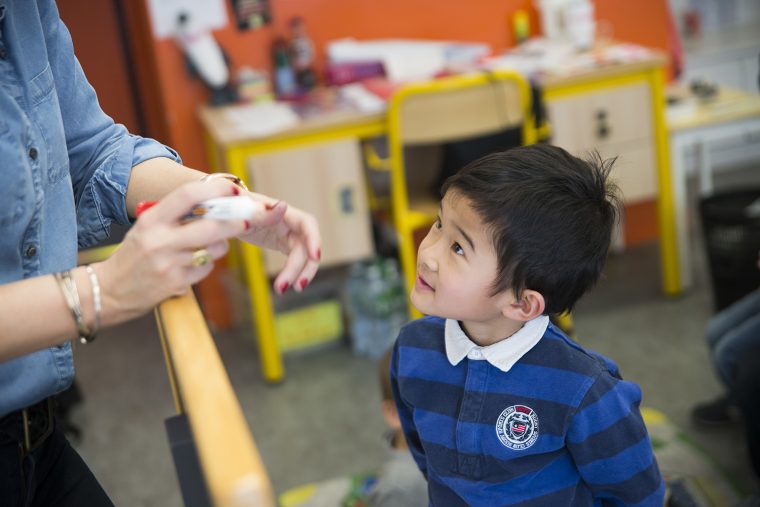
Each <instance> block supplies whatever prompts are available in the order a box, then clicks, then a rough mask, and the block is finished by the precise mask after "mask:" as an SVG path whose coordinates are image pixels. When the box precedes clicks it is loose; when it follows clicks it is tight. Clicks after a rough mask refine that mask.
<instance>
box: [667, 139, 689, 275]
mask: <svg viewBox="0 0 760 507" xmlns="http://www.w3.org/2000/svg"><path fill="white" fill-rule="evenodd" d="M688 147H689V143H685V142H684V140H683V139H682V138H681V137H679V136H678V135H677V134H674V135H671V137H670V171H671V175H672V176H673V178H672V181H673V210H674V212H675V216H676V219H675V221H676V235H677V238H678V264H679V271H680V275H681V287H682V288H684V289H685V288H688V287H691V284H692V283H693V277H692V269H691V244H690V242H689V237H690V231H689V220H688V209H689V206H688V196H687V188H686V161H685V158H684V157H685V155H686V153H685V152H686V149H687V148H688Z"/></svg>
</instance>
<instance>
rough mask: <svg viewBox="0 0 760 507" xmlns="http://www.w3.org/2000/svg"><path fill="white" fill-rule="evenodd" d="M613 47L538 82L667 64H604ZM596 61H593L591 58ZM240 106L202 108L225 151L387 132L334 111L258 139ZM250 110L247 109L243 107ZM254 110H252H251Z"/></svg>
mask: <svg viewBox="0 0 760 507" xmlns="http://www.w3.org/2000/svg"><path fill="white" fill-rule="evenodd" d="M611 46H612V44H611V43H609V42H608V43H605V45H602V46H600V49H599V50H598V51H597V50H595V52H594V53H589V54H587V55H583V54H580V55H577V56H579V57H580V58H586V59H587V60H588V61H589V62H591V63H589V64H588V66H583V65H581V66H578V67H574V68H572V70H570V71H562V72H542V73H541V74H540V75H539V76H538V79H539V81H540V82H541V84H542V86H543V87H544V89H545V90H547V91H551V90H556V89H560V88H563V87H574V86H583V85H584V84H585V83H588V82H590V81H595V80H600V79H605V78H614V77H616V76H620V75H626V74H631V73H635V72H639V71H646V70H650V69H652V68H658V67H662V66H663V65H665V64H666V63H667V58H666V56H665V55H664V54H662V53H661V52H658V51H653V50H649V51H647V52H646V54H645V55H644V56H643V57H640V58H638V59H634V60H632V61H627V62H620V61H614V60H606V61H605V60H604V58H602V57H600V55H602V51H603V50H604V49H605V48H609V47H611ZM592 55H593V56H594V58H591V56H592ZM240 107H241V106H238V105H231V106H224V107H210V106H205V105H204V106H201V108H200V109H199V116H200V119H201V123H202V124H203V126H204V129H205V130H206V132H207V133H208V134H209V135H210V136H211V138H212V139H213V140H214V142H215V143H216V144H217V145H218V146H220V147H223V148H227V147H231V146H235V145H240V144H251V143H261V144H262V145H263V144H270V143H273V144H282V143H296V142H298V140H300V139H301V138H303V139H304V140H307V139H313V138H315V137H318V136H319V135H320V134H324V133H329V132H330V131H335V130H343V129H345V130H348V129H362V128H366V129H369V131H370V132H375V131H376V132H375V135H379V134H381V133H382V131H383V130H384V128H385V121H386V114H385V112H384V111H383V112H375V113H364V112H361V111H358V110H352V109H350V108H347V107H340V108H335V109H330V108H328V109H330V110H329V111H328V112H325V113H319V114H315V115H310V116H308V117H307V118H302V119H301V120H300V121H299V122H298V124H297V125H294V126H292V127H287V128H285V129H283V130H281V131H278V132H276V133H273V134H266V135H259V136H254V135H251V134H250V133H246V132H244V131H241V129H240V128H238V127H237V126H236V123H235V121H234V120H233V119H232V118H231V115H229V114H228V113H229V112H230V111H232V110H234V109H235V108H240ZM243 107H246V106H243ZM248 107H250V106H248Z"/></svg>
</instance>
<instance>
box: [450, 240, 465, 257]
mask: <svg viewBox="0 0 760 507" xmlns="http://www.w3.org/2000/svg"><path fill="white" fill-rule="evenodd" d="M451 250H453V252H454V253H455V254H457V255H464V248H462V247H461V246H460V245H459V243H454V244H453V245H451Z"/></svg>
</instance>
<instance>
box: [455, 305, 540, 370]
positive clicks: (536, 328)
mask: <svg viewBox="0 0 760 507" xmlns="http://www.w3.org/2000/svg"><path fill="white" fill-rule="evenodd" d="M548 326H549V317H547V316H546V315H541V316H540V317H536V318H535V319H533V320H529V321H528V322H526V323H525V324H524V325H523V327H521V328H520V329H519V330H518V331H517V332H516V333H515V334H513V335H512V336H510V337H508V338H507V339H504V340H501V341H498V342H496V343H494V344H492V345H488V346H486V347H481V346H480V345H478V344H477V343H474V342H473V341H472V340H470V339H469V338H468V337H467V335H466V334H465V332H464V331H463V330H462V327H461V326H460V325H459V322H457V321H456V320H451V319H446V332H445V334H446V357H448V359H449V362H450V363H451V365H452V366H456V365H457V364H459V362H460V361H462V359H464V358H465V357H468V358H470V359H474V360H480V359H485V360H486V361H488V362H489V363H491V364H492V365H493V366H495V367H497V368H498V369H500V370H501V371H503V372H508V371H509V370H510V368H512V366H514V364H515V363H516V362H517V361H518V360H519V359H520V358H521V357H522V356H524V355H525V354H526V353H527V352H528V351H529V350H530V349H532V348H533V347H534V346H535V345H536V344H537V343H538V341H539V340H540V339H541V337H542V336H544V332H545V331H546V328H547V327H548Z"/></svg>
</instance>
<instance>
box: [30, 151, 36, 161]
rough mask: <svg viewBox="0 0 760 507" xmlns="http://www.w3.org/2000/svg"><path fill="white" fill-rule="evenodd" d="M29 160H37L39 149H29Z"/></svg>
mask: <svg viewBox="0 0 760 507" xmlns="http://www.w3.org/2000/svg"><path fill="white" fill-rule="evenodd" d="M29 158H31V159H32V160H37V148H29Z"/></svg>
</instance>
